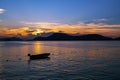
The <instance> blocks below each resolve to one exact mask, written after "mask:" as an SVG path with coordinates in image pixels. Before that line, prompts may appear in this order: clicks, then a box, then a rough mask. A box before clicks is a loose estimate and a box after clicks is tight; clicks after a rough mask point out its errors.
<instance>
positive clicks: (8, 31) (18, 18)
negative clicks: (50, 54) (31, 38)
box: [0, 0, 120, 37]
mask: <svg viewBox="0 0 120 80" xmlns="http://www.w3.org/2000/svg"><path fill="white" fill-rule="evenodd" d="M59 31H63V32H65V33H70V34H76V33H79V34H102V35H105V36H111V37H118V36H120V0H0V36H16V35H22V36H27V35H29V34H33V35H36V34H37V33H43V32H46V33H47V32H59Z"/></svg>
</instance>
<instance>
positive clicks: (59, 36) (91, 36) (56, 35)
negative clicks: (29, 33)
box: [34, 33, 113, 41]
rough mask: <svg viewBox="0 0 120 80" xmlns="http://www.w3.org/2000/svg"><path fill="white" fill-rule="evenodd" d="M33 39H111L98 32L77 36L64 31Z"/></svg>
mask: <svg viewBox="0 0 120 80" xmlns="http://www.w3.org/2000/svg"><path fill="white" fill-rule="evenodd" d="M34 40H35V41H39V40H40V41H41V40H42V41H46V40H49V41H66V40H77V41H79V40H113V39H112V38H110V37H105V36H102V35H99V34H87V35H79V36H72V35H69V34H65V33H54V34H53V35H51V36H48V37H36V38H35V39H34Z"/></svg>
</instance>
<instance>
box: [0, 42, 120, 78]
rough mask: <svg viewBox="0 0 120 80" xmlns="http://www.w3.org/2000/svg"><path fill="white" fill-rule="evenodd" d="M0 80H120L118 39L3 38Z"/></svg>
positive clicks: (119, 43)
mask: <svg viewBox="0 0 120 80" xmlns="http://www.w3.org/2000/svg"><path fill="white" fill-rule="evenodd" d="M41 53H51V55H50V56H49V58H46V59H37V60H30V59H29V57H28V56H27V55H28V54H33V55H35V54H41ZM0 80H120V41H3V42H0Z"/></svg>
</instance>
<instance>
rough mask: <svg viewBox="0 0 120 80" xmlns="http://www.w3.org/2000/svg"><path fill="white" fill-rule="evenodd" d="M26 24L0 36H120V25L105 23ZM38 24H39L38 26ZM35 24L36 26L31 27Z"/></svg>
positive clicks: (8, 30)
mask: <svg viewBox="0 0 120 80" xmlns="http://www.w3.org/2000/svg"><path fill="white" fill-rule="evenodd" d="M27 23H28V24H25V26H26V27H21V28H16V29H15V28H0V35H18V34H21V35H22V36H27V35H29V34H33V35H36V34H37V33H42V32H46V33H47V32H59V31H62V32H65V33H70V34H76V33H79V34H101V35H105V36H112V37H116V36H120V24H105V23H83V22H80V23H76V24H60V23H41V22H39V23H38V22H34V23H31V22H30V23H29V22H27ZM36 23H37V24H36ZM29 24H35V25H32V26H31V25H29Z"/></svg>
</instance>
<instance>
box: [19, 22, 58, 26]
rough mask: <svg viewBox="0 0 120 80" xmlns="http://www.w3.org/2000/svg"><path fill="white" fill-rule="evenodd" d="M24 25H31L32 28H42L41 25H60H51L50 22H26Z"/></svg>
mask: <svg viewBox="0 0 120 80" xmlns="http://www.w3.org/2000/svg"><path fill="white" fill-rule="evenodd" d="M21 23H22V24H26V25H30V26H38V25H39V26H40V25H42V26H43V25H44V26H50V25H58V24H60V23H50V22H26V21H22V22H21Z"/></svg>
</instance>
